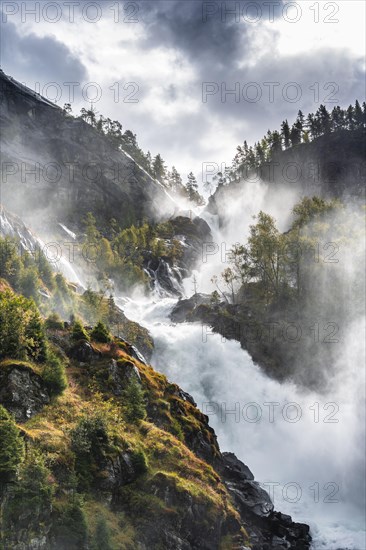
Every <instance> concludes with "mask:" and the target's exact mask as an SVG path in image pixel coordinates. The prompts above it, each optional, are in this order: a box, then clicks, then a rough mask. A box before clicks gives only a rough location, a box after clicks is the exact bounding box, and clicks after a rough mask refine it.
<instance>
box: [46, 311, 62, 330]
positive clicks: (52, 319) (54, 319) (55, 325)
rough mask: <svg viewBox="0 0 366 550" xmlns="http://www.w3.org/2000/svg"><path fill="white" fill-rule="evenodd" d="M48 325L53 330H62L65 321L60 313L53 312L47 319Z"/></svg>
mask: <svg viewBox="0 0 366 550" xmlns="http://www.w3.org/2000/svg"><path fill="white" fill-rule="evenodd" d="M46 327H47V328H49V329H51V330H62V329H63V328H64V322H63V320H62V319H61V317H60V316H59V314H58V313H51V315H49V316H48V317H47V319H46Z"/></svg>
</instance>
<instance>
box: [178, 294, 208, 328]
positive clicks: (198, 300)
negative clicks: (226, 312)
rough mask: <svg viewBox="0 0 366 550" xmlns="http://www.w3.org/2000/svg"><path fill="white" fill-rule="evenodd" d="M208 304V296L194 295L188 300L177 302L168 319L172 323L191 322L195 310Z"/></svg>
mask: <svg viewBox="0 0 366 550" xmlns="http://www.w3.org/2000/svg"><path fill="white" fill-rule="evenodd" d="M209 303H210V296H209V295H208V294H198V293H196V294H194V295H193V296H191V297H190V298H187V299H181V300H179V301H178V302H177V303H176V305H175V306H174V308H173V309H172V311H171V314H170V318H171V320H172V321H173V322H174V323H184V322H185V321H190V320H192V316H193V313H194V311H195V309H196V308H197V307H199V306H202V305H208V304H209Z"/></svg>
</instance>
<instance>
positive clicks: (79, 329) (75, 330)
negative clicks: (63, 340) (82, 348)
mask: <svg viewBox="0 0 366 550" xmlns="http://www.w3.org/2000/svg"><path fill="white" fill-rule="evenodd" d="M71 338H72V339H73V340H75V342H78V341H79V340H87V341H89V340H90V337H89V334H88V333H87V332H86V330H85V328H84V327H83V325H82V324H81V322H80V321H78V320H76V321H75V322H74V324H73V326H72V332H71Z"/></svg>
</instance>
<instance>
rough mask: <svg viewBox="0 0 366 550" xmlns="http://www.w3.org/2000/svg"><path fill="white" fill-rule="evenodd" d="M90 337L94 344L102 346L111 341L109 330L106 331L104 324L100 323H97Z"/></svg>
mask: <svg viewBox="0 0 366 550" xmlns="http://www.w3.org/2000/svg"><path fill="white" fill-rule="evenodd" d="M90 336H91V339H92V340H95V341H96V342H101V343H102V344H106V343H107V342H110V341H111V335H110V333H109V330H108V329H107V327H106V326H105V324H104V323H102V321H98V323H97V324H96V325H95V327H94V328H93V330H92V332H91V334H90Z"/></svg>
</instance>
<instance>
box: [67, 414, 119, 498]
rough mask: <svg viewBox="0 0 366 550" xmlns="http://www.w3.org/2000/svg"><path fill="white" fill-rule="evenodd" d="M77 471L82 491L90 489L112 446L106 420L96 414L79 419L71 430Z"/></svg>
mask: <svg viewBox="0 0 366 550" xmlns="http://www.w3.org/2000/svg"><path fill="white" fill-rule="evenodd" d="M71 448H72V450H73V451H74V453H75V471H76V474H77V479H78V482H79V488H80V490H82V491H88V490H89V489H90V486H91V485H92V483H93V480H94V479H95V473H96V472H97V471H99V470H100V467H101V464H102V463H103V462H104V458H105V455H106V453H107V451H108V450H109V448H110V442H109V436H108V431H107V423H106V420H105V419H104V418H103V417H102V416H101V415H100V414H98V413H97V414H95V415H93V416H91V417H84V418H82V419H80V420H79V422H78V424H77V426H76V427H75V428H74V429H73V430H72V432H71Z"/></svg>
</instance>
